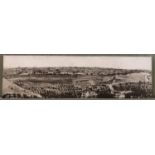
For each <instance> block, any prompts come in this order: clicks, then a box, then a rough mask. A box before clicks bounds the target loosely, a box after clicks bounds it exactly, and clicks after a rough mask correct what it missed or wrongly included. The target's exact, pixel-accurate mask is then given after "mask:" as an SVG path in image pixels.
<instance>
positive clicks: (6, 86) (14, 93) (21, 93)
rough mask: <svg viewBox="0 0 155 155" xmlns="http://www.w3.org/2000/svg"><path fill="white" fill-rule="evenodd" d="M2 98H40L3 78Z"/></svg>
mask: <svg viewBox="0 0 155 155" xmlns="http://www.w3.org/2000/svg"><path fill="white" fill-rule="evenodd" d="M3 97H4V98H5V97H6V98H9V97H11V98H13V97H14V98H20V97H21V98H23V97H25V98H26V97H28V98H41V95H39V94H36V93H33V92H31V91H29V90H26V89H23V88H21V87H19V86H17V85H16V84H14V83H13V82H11V81H9V80H7V79H5V78H3Z"/></svg>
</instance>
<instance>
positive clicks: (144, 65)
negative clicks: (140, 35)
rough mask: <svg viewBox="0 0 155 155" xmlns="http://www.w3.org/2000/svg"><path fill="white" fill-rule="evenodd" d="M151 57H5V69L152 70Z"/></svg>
mask: <svg viewBox="0 0 155 155" xmlns="http://www.w3.org/2000/svg"><path fill="white" fill-rule="evenodd" d="M151 60H152V59H151V57H149V56H145V57H144V56H143V57H142V56H138V57H134V56H129V57H128V56H43V55H41V56H32V55H31V56H30V55H29V56H24V55H23V56H21V55H20V56H19V55H17V56H11V55H9V56H4V68H15V67H74V66H76V67H104V68H122V69H144V70H151V68H152V61H151Z"/></svg>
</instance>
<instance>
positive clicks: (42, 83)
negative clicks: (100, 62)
mask: <svg viewBox="0 0 155 155" xmlns="http://www.w3.org/2000/svg"><path fill="white" fill-rule="evenodd" d="M3 77H4V78H3V98H60V99H61V98H149V97H151V96H152V78H151V72H150V71H147V70H127V69H113V68H97V67H46V68H32V67H31V68H30V67H27V68H26V67H24V68H9V69H5V70H4V75H3Z"/></svg>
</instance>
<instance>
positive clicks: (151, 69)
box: [4, 66, 152, 71]
mask: <svg viewBox="0 0 155 155" xmlns="http://www.w3.org/2000/svg"><path fill="white" fill-rule="evenodd" d="M16 68H102V69H122V70H123V69H125V70H142V71H146V70H147V71H152V68H151V69H150V70H149V69H133V68H131V69H130V68H113V67H95V66H93V67H90V66H84V67H82V66H65V67H64V66H52V67H51V66H43V67H42V66H37V67H34V66H33V67H24V66H22V67H4V69H16Z"/></svg>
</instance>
